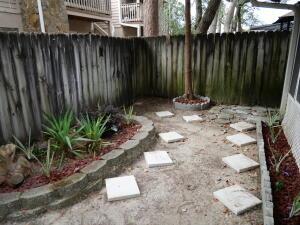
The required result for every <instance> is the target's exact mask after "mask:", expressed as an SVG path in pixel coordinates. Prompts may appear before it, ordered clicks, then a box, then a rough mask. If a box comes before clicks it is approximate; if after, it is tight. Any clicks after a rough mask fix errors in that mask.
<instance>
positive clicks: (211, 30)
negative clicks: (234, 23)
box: [207, 10, 219, 34]
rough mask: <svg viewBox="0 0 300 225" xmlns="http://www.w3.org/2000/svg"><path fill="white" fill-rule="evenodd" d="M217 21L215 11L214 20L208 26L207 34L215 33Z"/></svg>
mask: <svg viewBox="0 0 300 225" xmlns="http://www.w3.org/2000/svg"><path fill="white" fill-rule="evenodd" d="M218 20H219V10H217V12H216V15H215V18H214V20H213V21H212V23H211V25H210V26H209V29H208V32H207V33H213V34H214V33H216V31H217V24H218Z"/></svg>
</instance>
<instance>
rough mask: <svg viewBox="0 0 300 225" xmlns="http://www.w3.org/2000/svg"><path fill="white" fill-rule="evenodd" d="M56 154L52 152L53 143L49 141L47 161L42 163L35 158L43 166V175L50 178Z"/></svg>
mask: <svg viewBox="0 0 300 225" xmlns="http://www.w3.org/2000/svg"><path fill="white" fill-rule="evenodd" d="M54 154H55V153H54V152H51V142H50V140H49V141H48V147H47V154H46V159H45V161H43V162H41V161H40V160H39V159H38V158H37V157H35V156H34V157H35V159H36V160H37V161H38V163H39V164H40V165H41V167H42V171H43V174H44V175H45V176H46V177H48V178H49V177H50V176H51V171H52V165H53V159H54Z"/></svg>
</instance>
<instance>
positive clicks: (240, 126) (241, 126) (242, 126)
mask: <svg viewBox="0 0 300 225" xmlns="http://www.w3.org/2000/svg"><path fill="white" fill-rule="evenodd" d="M230 127H231V128H233V129H235V130H237V131H241V132H244V131H249V130H254V129H255V128H256V126H255V125H254V124H252V123H247V122H244V121H243V122H238V123H233V124H230Z"/></svg>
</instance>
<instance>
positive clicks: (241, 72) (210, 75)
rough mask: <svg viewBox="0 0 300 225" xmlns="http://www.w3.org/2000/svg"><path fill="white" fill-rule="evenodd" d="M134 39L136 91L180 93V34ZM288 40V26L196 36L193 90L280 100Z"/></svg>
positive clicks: (219, 96) (229, 98)
mask: <svg viewBox="0 0 300 225" xmlns="http://www.w3.org/2000/svg"><path fill="white" fill-rule="evenodd" d="M135 43H137V46H138V47H136V48H135V58H136V60H135V61H136V62H137V65H136V66H135V68H136V69H137V72H138V73H139V74H141V75H143V78H141V79H140V80H139V81H138V82H139V85H138V87H139V88H140V92H139V93H140V94H147V95H149V96H161V97H175V96H178V95H182V93H183V91H184V37H183V36H178V37H171V38H167V37H159V38H147V39H145V41H144V40H143V39H136V40H135ZM288 46H289V33H288V32H261V33H254V32H251V33H237V34H232V33H230V34H222V35H220V34H216V35H213V34H210V35H199V36H196V37H194V39H193V50H192V55H193V59H192V67H193V69H192V73H193V81H194V91H195V92H196V93H197V94H201V95H205V96H209V97H211V98H212V100H214V101H216V102H218V103H225V104H243V105H262V106H278V105H279V103H280V99H281V92H282V87H283V82H284V75H285V67H286V61H287V54H288ZM145 52H146V54H145ZM145 91H146V92H145Z"/></svg>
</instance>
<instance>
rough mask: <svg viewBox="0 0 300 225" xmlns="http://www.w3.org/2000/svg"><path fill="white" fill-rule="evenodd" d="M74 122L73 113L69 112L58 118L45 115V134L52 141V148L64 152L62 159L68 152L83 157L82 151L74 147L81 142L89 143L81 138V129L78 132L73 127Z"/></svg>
mask: <svg viewBox="0 0 300 225" xmlns="http://www.w3.org/2000/svg"><path fill="white" fill-rule="evenodd" d="M74 120H75V117H74V114H73V113H72V111H67V112H66V113H64V114H62V115H61V116H59V117H57V118H56V117H55V116H53V115H45V121H46V125H45V124H44V125H43V127H44V134H45V135H46V136H47V137H48V138H50V139H51V140H52V142H53V144H52V147H54V148H55V149H59V150H62V151H63V155H62V157H63V156H64V154H65V153H66V152H67V153H68V152H70V153H72V154H74V155H76V156H78V157H81V156H82V155H81V151H80V150H77V149H74V146H75V145H76V144H77V143H78V142H80V141H89V140H87V139H85V138H83V137H80V136H79V133H80V130H81V128H80V129H79V130H76V129H74V128H73V127H72V126H73V123H74Z"/></svg>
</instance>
